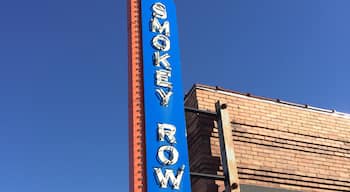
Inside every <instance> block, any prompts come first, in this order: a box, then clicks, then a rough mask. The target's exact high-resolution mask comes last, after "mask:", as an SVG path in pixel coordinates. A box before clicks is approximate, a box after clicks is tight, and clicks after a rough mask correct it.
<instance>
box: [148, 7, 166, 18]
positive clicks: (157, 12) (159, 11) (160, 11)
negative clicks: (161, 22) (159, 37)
mask: <svg viewBox="0 0 350 192" xmlns="http://www.w3.org/2000/svg"><path fill="white" fill-rule="evenodd" d="M152 9H153V16H154V17H158V18H160V19H166V18H167V17H168V16H167V13H166V7H165V5H163V4H162V3H155V4H154V5H153V6H152Z"/></svg>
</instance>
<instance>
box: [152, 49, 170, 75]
mask: <svg viewBox="0 0 350 192" xmlns="http://www.w3.org/2000/svg"><path fill="white" fill-rule="evenodd" d="M169 58H170V55H169V54H168V53H165V54H164V55H160V53H159V51H157V52H154V54H153V64H154V65H155V66H157V67H160V64H162V66H163V67H164V68H165V69H167V70H169V71H170V70H171V66H170V63H169V61H168V59H169Z"/></svg>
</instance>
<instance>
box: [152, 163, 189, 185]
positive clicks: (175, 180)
mask: <svg viewBox="0 0 350 192" xmlns="http://www.w3.org/2000/svg"><path fill="white" fill-rule="evenodd" d="M184 169H185V165H183V166H182V167H181V168H180V169H179V170H178V171H177V177H175V176H174V172H173V170H170V169H165V176H164V174H163V172H162V169H161V168H154V172H155V175H156V178H157V181H158V183H159V185H160V187H161V188H167V187H168V182H169V179H170V181H171V183H172V184H173V186H172V188H173V189H180V184H181V180H182V175H183V174H184Z"/></svg>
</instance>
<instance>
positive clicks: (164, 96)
mask: <svg viewBox="0 0 350 192" xmlns="http://www.w3.org/2000/svg"><path fill="white" fill-rule="evenodd" d="M156 92H157V93H158V95H159V97H160V99H161V102H160V104H161V105H163V106H168V104H169V100H170V96H171V95H172V94H173V92H172V91H169V92H168V93H165V92H164V90H163V89H157V90H156Z"/></svg>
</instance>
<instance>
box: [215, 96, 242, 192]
mask: <svg viewBox="0 0 350 192" xmlns="http://www.w3.org/2000/svg"><path fill="white" fill-rule="evenodd" d="M215 108H216V112H217V115H218V129H219V138H220V152H221V159H222V166H223V169H224V175H225V192H240V187H239V178H238V169H237V163H236V158H235V151H234V146H233V137H232V128H231V124H230V118H229V114H228V111H227V105H226V104H221V103H220V101H217V102H216V104H215Z"/></svg>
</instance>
